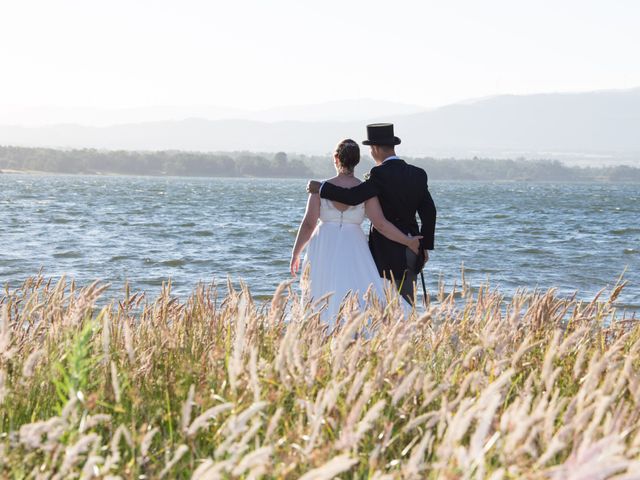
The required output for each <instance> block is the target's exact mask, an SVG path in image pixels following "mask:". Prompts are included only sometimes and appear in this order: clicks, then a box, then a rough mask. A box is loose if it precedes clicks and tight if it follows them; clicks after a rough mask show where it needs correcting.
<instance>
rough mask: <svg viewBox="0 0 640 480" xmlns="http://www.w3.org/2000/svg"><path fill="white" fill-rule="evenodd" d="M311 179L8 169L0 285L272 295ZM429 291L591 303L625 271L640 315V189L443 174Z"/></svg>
mask: <svg viewBox="0 0 640 480" xmlns="http://www.w3.org/2000/svg"><path fill="white" fill-rule="evenodd" d="M305 184H306V181H305V180H273V179H209V178H207V179H203V178H149V177H102V176H62V175H61V176H57V175H22V174H5V175H0V224H1V225H2V229H1V230H0V232H1V233H0V283H1V284H2V285H5V284H7V283H8V284H9V285H10V286H11V287H14V288H15V287H17V286H19V284H20V283H21V282H22V281H23V280H24V279H25V278H26V277H28V276H31V275H34V274H36V273H37V272H38V270H39V269H40V268H42V269H43V273H44V275H45V276H47V277H49V276H51V277H56V278H57V277H59V276H61V275H62V274H68V275H71V276H73V277H74V278H75V279H76V280H77V281H78V282H79V283H80V284H88V283H90V282H91V281H93V280H95V279H102V280H104V281H107V282H109V283H111V284H112V287H111V288H110V290H109V293H108V294H107V295H111V296H119V295H120V294H121V292H122V285H123V284H124V281H125V279H128V280H129V282H130V283H131V286H132V288H133V289H134V290H145V291H146V292H147V294H149V295H155V294H157V293H158V292H159V290H160V285H161V284H162V282H163V281H166V280H167V279H168V278H169V277H171V279H172V282H173V287H174V293H175V294H176V295H178V296H184V295H186V294H188V293H189V292H190V291H191V290H192V289H193V287H194V286H195V285H196V284H197V282H198V281H203V282H211V281H216V282H219V283H224V282H225V281H226V278H227V276H231V277H232V278H233V279H234V280H239V279H244V280H245V281H246V282H247V283H248V284H249V286H250V288H251V290H252V292H253V293H254V294H255V295H256V296H267V295H269V294H270V293H272V292H273V290H274V289H275V288H276V286H277V285H278V284H279V283H280V282H281V281H282V280H285V279H287V278H289V273H288V265H289V254H290V251H291V247H292V245H293V241H294V239H295V234H296V231H297V227H298V224H299V222H300V220H301V218H302V215H303V212H304V206H305V201H306V193H305ZM430 190H431V193H432V196H433V198H434V200H435V202H436V206H437V208H438V223H437V229H436V250H435V251H434V252H432V255H431V261H430V262H429V263H428V265H427V267H426V271H425V272H426V281H427V288H428V289H429V290H430V291H431V292H432V293H434V292H435V291H437V287H438V279H439V278H442V279H443V281H444V282H445V285H447V287H448V288H450V287H451V285H452V284H453V282H454V281H457V283H458V284H460V267H461V265H462V263H464V267H465V271H466V280H467V282H468V283H470V284H471V286H472V287H477V286H478V285H480V284H482V283H486V282H487V281H488V282H489V283H490V284H491V286H492V287H497V288H499V289H500V290H501V291H503V292H504V293H505V294H506V295H507V296H508V295H510V294H512V293H513V292H514V291H515V290H516V289H517V288H521V287H525V288H529V289H532V288H536V287H537V288H540V289H547V288H550V287H556V288H558V290H559V292H560V293H561V294H564V295H570V294H572V293H574V292H576V291H577V292H578V296H579V297H580V298H584V299H589V298H590V297H592V296H593V295H594V294H595V293H596V292H597V291H598V290H600V289H601V288H603V287H606V288H609V289H610V288H611V287H612V286H613V284H614V283H615V281H616V280H617V278H618V277H619V276H620V275H621V274H622V273H623V272H625V278H626V279H627V280H629V285H628V286H627V287H626V289H625V290H624V291H623V293H622V295H621V296H620V298H619V302H618V303H619V305H620V307H622V308H625V309H627V310H628V311H640V185H630V184H595V183H594V184H547V183H533V184H531V183H526V184H525V183H522V184H520V183H471V182H438V181H433V182H432V183H431V185H430Z"/></svg>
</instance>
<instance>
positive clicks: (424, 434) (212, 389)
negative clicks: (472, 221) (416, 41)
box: [0, 277, 640, 480]
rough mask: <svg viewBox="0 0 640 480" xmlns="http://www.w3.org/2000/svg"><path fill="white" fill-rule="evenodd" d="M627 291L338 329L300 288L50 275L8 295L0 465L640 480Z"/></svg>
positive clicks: (459, 303) (83, 470)
mask: <svg viewBox="0 0 640 480" xmlns="http://www.w3.org/2000/svg"><path fill="white" fill-rule="evenodd" d="M620 288H622V286H619V287H618V288H616V289H615V290H614V292H613V293H612V295H611V298H609V299H599V298H596V299H595V300H594V301H592V302H590V303H583V302H579V301H577V300H575V299H563V298H558V297H557V296H556V295H555V293H554V291H549V292H545V293H542V292H533V293H525V292H520V293H518V294H517V295H516V296H515V297H514V298H513V300H511V301H509V302H506V301H505V300H503V298H502V297H501V296H500V294H499V293H498V292H496V291H492V290H489V289H487V288H482V289H480V290H479V291H477V292H472V291H471V290H469V289H465V290H464V291H463V292H462V300H460V299H459V298H458V299H456V298H455V297H456V295H455V294H454V293H452V294H450V295H445V294H444V292H440V294H439V295H438V297H439V298H438V299H437V301H433V302H432V303H431V304H430V305H429V306H428V308H427V311H426V313H424V314H421V315H413V316H412V317H411V318H408V319H402V312H401V311H400V309H399V307H398V306H397V305H391V306H389V307H386V308H382V307H379V306H372V307H370V308H368V309H367V310H366V311H364V312H357V311H354V309H353V305H352V304H350V303H349V302H347V303H346V304H345V305H344V317H345V320H344V322H343V323H342V325H341V326H339V327H338V329H337V330H335V331H333V332H327V331H326V329H325V327H324V326H323V325H322V324H321V323H320V321H319V319H318V316H317V314H314V313H312V311H311V310H310V309H309V308H307V306H304V305H301V304H300V303H299V300H298V298H297V297H296V295H295V294H294V293H293V292H292V291H291V289H290V288H289V286H288V284H283V285H282V286H281V287H280V288H279V289H278V291H277V292H275V294H274V296H273V299H272V301H271V302H270V303H267V304H257V303H256V302H254V301H253V299H252V297H251V295H250V292H249V290H248V289H247V288H246V287H244V286H243V287H242V288H241V289H239V290H233V288H232V287H231V285H229V289H230V293H229V294H228V295H227V296H226V297H225V298H218V296H217V293H216V289H215V288H214V287H213V286H205V285H198V286H197V287H196V288H195V290H194V291H193V293H192V295H191V296H190V297H189V298H188V300H186V301H185V302H184V303H180V302H179V301H178V300H177V299H176V298H174V297H172V296H171V291H170V283H169V284H167V285H165V286H164V287H163V290H162V292H161V294H160V295H159V297H158V298H156V299H155V300H153V301H148V300H147V299H145V297H144V296H143V295H140V294H135V295H131V293H130V292H129V289H128V288H127V289H126V291H125V293H124V298H121V299H119V300H114V301H112V302H111V303H110V304H108V306H106V307H104V308H101V309H98V308H96V307H95V305H96V300H97V299H98V298H99V297H101V296H104V295H105V293H104V289H105V286H103V285H100V284H98V283H94V284H92V285H90V286H88V287H86V288H81V289H80V288H78V287H77V286H76V285H75V283H74V282H73V281H71V282H70V281H68V280H66V279H64V278H63V279H61V280H60V281H59V282H58V283H55V284H54V283H52V282H51V281H47V280H45V279H44V278H42V277H34V278H31V279H29V280H27V281H26V282H25V283H24V284H23V285H22V286H21V287H20V288H18V289H16V290H9V289H6V290H5V292H4V295H3V297H2V300H1V302H0V425H1V432H2V434H1V438H0V476H1V477H3V478H4V477H7V478H38V479H45V478H46V479H62V478H92V477H98V478H111V479H114V478H123V479H124V478H127V479H134V478H136V479H142V478H196V479H215V478H247V479H253V478H303V479H305V480H310V479H330V478H333V477H335V476H341V477H343V478H370V479H383V478H416V479H417V478H433V479H435V478H451V479H453V478H491V479H500V478H523V477H524V478H557V479H567V478H573V479H578V478H581V479H587V478H588V479H599V478H620V479H622V478H627V479H630V478H639V476H640V462H639V461H638V459H639V458H640V457H639V455H640V429H639V428H638V425H639V423H638V420H640V408H639V407H640V375H639V374H638V367H640V329H639V327H638V326H637V325H636V322H635V321H630V320H624V319H622V320H621V319H619V318H618V317H619V316H618V315H617V314H616V311H615V308H614V304H613V301H614V300H615V297H616V296H617V295H618V293H619V290H620ZM372 332H374V333H372Z"/></svg>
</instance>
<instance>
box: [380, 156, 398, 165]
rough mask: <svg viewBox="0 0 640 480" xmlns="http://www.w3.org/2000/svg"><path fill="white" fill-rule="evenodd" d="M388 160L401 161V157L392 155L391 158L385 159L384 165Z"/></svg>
mask: <svg viewBox="0 0 640 480" xmlns="http://www.w3.org/2000/svg"><path fill="white" fill-rule="evenodd" d="M387 160H400V157H398V156H396V155H391V156H390V157H387V158H385V159H384V160H383V161H382V163H384V162H386V161H387Z"/></svg>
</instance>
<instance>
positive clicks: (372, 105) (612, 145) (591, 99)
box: [0, 88, 640, 165]
mask: <svg viewBox="0 0 640 480" xmlns="http://www.w3.org/2000/svg"><path fill="white" fill-rule="evenodd" d="M163 109H164V110H163ZM152 110H153V109H147V110H145V109H137V110H136V109H128V110H125V111H122V110H121V111H117V110H113V111H110V112H109V114H110V115H111V117H109V116H108V115H104V113H105V111H102V113H103V115H102V117H101V118H102V122H103V123H104V122H105V120H107V119H108V118H111V121H114V124H109V125H97V124H94V125H81V124H76V123H75V122H74V123H58V124H53V125H38V126H33V125H31V126H29V125H9V124H8V123H11V122H10V121H11V118H8V117H7V115H6V114H5V115H0V122H4V123H7V124H6V125H4V126H0V144H2V145H21V146H47V147H59V148H98V149H128V150H160V149H175V150H197V151H239V150H247V151H258V152H276V151H286V152H296V153H304V154H325V153H329V152H330V151H331V150H332V149H333V147H334V145H335V144H336V143H337V142H338V141H339V140H340V139H342V138H345V137H351V138H354V139H356V140H358V141H360V140H363V139H364V137H365V135H366V129H365V125H366V124H367V123H371V122H376V121H389V122H393V123H394V124H395V129H396V134H397V135H398V136H399V137H401V138H402V144H401V145H400V146H399V147H398V152H399V153H400V154H404V155H409V156H433V157H472V156H483V157H494V158H505V157H512V158H513V157H519V156H524V157H528V158H558V159H562V160H565V161H568V163H591V164H606V163H612V162H613V163H627V164H635V165H638V164H640V88H635V89H627V90H604V91H595V92H584V93H548V94H535V95H500V96H494V97H489V98H483V99H478V100H471V101H466V102H462V103H457V104H452V105H447V106H443V107H439V108H434V109H424V108H422V107H419V106H416V105H405V104H397V103H393V102H381V101H375V100H349V101H341V102H330V103H325V104H318V105H310V106H299V107H287V108H278V109H270V110H264V111H259V112H247V111H239V110H227V111H225V110H224V109H215V108H209V107H202V108H201V109H200V111H199V112H200V114H202V115H200V116H199V118H195V117H193V116H190V117H187V115H189V114H191V113H196V114H197V113H198V109H185V108H184V107H182V108H178V107H156V109H155V111H152ZM92 112H93V113H92V114H93V115H94V119H95V118H99V117H100V111H98V110H93V111H92ZM207 112H208V113H207ZM23 113H24V112H23ZM31 113H32V114H33V113H37V111H35V112H31ZM69 113H70V112H67V114H69ZM85 113H86V112H85ZM134 114H135V115H134ZM118 115H120V116H119V118H121V119H122V118H133V117H135V116H136V115H137V118H140V119H143V118H145V115H146V116H147V117H146V118H159V117H158V116H164V117H165V118H166V119H165V120H155V121H136V122H133V121H129V122H121V123H115V122H117V118H118ZM127 115H128V117H127ZM53 117H55V111H52V110H49V118H53ZM81 117H82V115H79V114H77V118H80V119H81ZM16 118H18V117H16ZM31 118H33V116H32V117H31ZM58 118H60V115H58ZM15 123H18V122H15ZM98 123H99V122H98Z"/></svg>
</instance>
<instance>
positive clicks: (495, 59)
mask: <svg viewBox="0 0 640 480" xmlns="http://www.w3.org/2000/svg"><path fill="white" fill-rule="evenodd" d="M639 21H640V2H638V1H637V0H601V1H591V0H552V1H549V0H527V1H520V0H464V1H463V0H450V1H446V2H445V1H432V0H428V1H427V0H416V1H403V0H395V1H393V2H392V1H389V0H387V1H378V0H366V1H360V0H358V1H346V0H340V1H338V0H323V1H321V2H309V1H304V0H297V1H296V0H269V1H267V0H262V1H260V0H225V1H217V0H208V1H207V0H203V1H196V0H180V1H163V0H126V1H125V0H109V1H97V0H56V1H52V0H42V1H34V0H1V3H0V62H1V63H0V65H1V66H0V68H1V70H0V105H13V106H42V105H46V106H50V105H57V106H97V107H134V106H148V105H218V106H229V107H240V108H250V109H259V108H267V107H271V106H278V105H295V104H307V103H320V102H324V101H329V100H340V99H349V98H376V99H383V100H392V101H398V102H405V103H413V104H419V105H424V106H436V105H441V104H445V103H449V102H452V101H457V100H461V99H466V98H472V97H479V96H486V95H493V94H500V93H534V92H547V91H584V90H592V89H605V88H629V87H635V86H640V62H638V45H640V28H638V24H639Z"/></svg>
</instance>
